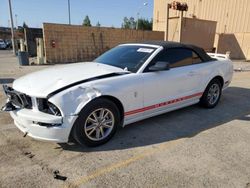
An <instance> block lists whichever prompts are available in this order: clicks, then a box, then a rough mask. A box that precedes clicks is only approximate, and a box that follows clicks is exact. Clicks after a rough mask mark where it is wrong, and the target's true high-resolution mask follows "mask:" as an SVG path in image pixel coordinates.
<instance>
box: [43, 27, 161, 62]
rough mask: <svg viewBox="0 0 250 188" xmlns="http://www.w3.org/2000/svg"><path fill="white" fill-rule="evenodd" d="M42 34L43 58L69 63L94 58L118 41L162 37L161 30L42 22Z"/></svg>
mask: <svg viewBox="0 0 250 188" xmlns="http://www.w3.org/2000/svg"><path fill="white" fill-rule="evenodd" d="M43 36H44V47H45V58H46V62H47V63H68V62H79V61H89V60H93V59H94V58H96V57H97V56H98V55H100V54H101V53H103V52H104V51H106V50H108V49H110V48H112V47H114V46H116V45H118V44H121V43H126V42H139V41H145V40H163V39H164V32H158V31H136V30H128V29H114V28H103V27H101V28H99V27H83V26H78V25H63V24H51V23H44V24H43ZM51 41H55V43H56V46H55V48H53V47H52V45H51Z"/></svg>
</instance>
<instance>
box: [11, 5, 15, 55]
mask: <svg viewBox="0 0 250 188" xmlns="http://www.w3.org/2000/svg"><path fill="white" fill-rule="evenodd" d="M9 9H10V22H11V40H12V49H13V54H14V55H16V45H15V36H14V25H13V16H12V8H11V0H9Z"/></svg>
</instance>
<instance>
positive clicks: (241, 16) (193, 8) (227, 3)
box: [153, 0, 250, 33]
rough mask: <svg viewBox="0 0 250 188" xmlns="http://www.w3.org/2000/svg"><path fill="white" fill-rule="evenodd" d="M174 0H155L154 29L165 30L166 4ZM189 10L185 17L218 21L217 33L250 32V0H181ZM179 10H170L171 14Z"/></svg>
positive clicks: (173, 14) (175, 13) (176, 13)
mask: <svg viewBox="0 0 250 188" xmlns="http://www.w3.org/2000/svg"><path fill="white" fill-rule="evenodd" d="M171 2H173V0H155V1H154V25H153V29H154V30H158V31H164V28H165V24H166V6H167V3H171ZM181 2H186V3H187V4H188V6H189V10H188V11H187V12H185V13H184V16H185V17H191V18H192V17H196V18H199V19H205V20H212V21H217V33H235V32H238V33H239V32H250V0H181ZM178 14H179V12H178V11H174V10H170V16H178Z"/></svg>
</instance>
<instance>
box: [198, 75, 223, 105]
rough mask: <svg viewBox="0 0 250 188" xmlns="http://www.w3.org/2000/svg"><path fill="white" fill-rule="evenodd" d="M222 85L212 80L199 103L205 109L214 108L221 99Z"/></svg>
mask: <svg viewBox="0 0 250 188" xmlns="http://www.w3.org/2000/svg"><path fill="white" fill-rule="evenodd" d="M221 90H222V85H221V82H220V81H219V80H218V79H213V80H212V81H211V82H210V83H209V84H208V86H207V88H206V90H205V92H204V93H203V95H202V97H201V99H200V103H201V105H202V106H204V107H206V108H214V107H215V106H216V105H217V104H218V102H219V100H220V97H221Z"/></svg>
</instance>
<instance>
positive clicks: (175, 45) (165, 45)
mask: <svg viewBox="0 0 250 188" xmlns="http://www.w3.org/2000/svg"><path fill="white" fill-rule="evenodd" d="M140 44H151V45H157V46H162V47H163V48H164V49H169V48H188V49H191V50H193V51H195V52H196V53H197V54H198V55H199V56H200V58H201V59H202V60H203V61H212V60H213V58H211V57H210V56H209V55H207V53H206V52H205V51H204V50H203V49H202V48H200V47H198V46H195V45H191V44H183V43H179V42H169V41H145V42H142V43H140Z"/></svg>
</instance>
